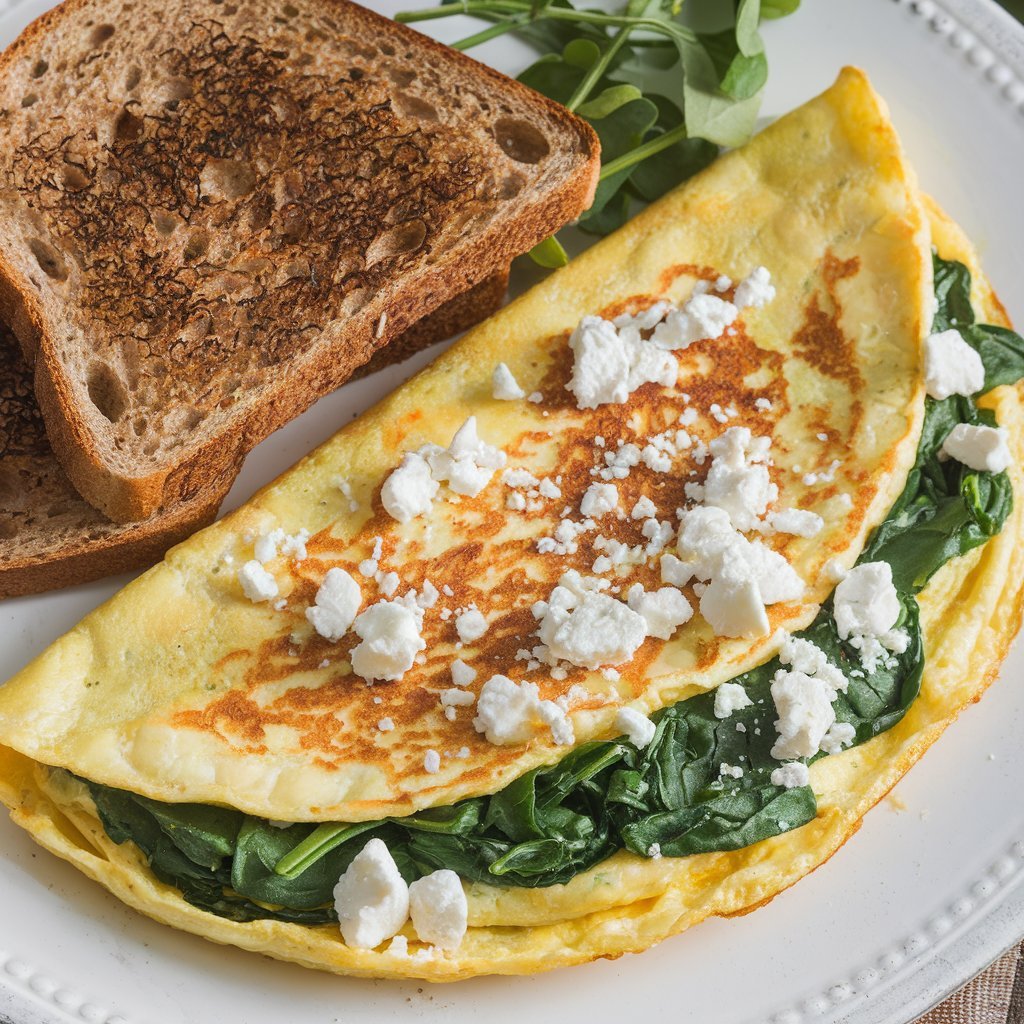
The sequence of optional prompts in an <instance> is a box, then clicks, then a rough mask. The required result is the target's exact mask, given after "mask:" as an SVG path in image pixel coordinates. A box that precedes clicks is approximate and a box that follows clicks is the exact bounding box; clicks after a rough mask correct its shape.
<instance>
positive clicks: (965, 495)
mask: <svg viewBox="0 0 1024 1024" xmlns="http://www.w3.org/2000/svg"><path fill="white" fill-rule="evenodd" d="M579 57H580V59H585V57H586V55H585V54H584V53H583V52H582V49H580V53H579ZM628 102H633V101H632V100H630V101H628ZM935 281H936V295H937V300H938V308H937V312H936V317H935V329H936V330H943V329H948V328H949V327H950V326H954V327H955V328H956V329H958V330H960V331H961V333H963V335H964V337H965V338H967V340H968V341H969V342H970V343H971V344H973V345H975V347H976V348H977V349H978V351H979V353H980V354H981V357H982V361H983V362H984V364H985V368H986V382H987V383H1010V382H1012V381H1016V380H1018V379H1020V378H1021V377H1024V339H1021V338H1020V337H1019V336H1018V335H1016V334H1014V333H1013V332H1011V331H1004V330H1002V329H997V328H992V327H984V326H979V325H976V324H975V323H974V315H973V312H972V311H971V309H970V303H969V296H970V275H969V273H968V272H967V269H966V268H965V267H963V265H961V264H958V263H952V262H947V261H943V260H939V259H936V262H935ZM965 303H966V305H965ZM993 332H996V333H995V335H993ZM993 336H995V337H997V338H998V344H995V343H993V342H992V341H991V340H988V339H991V338H992V337H993ZM926 403H927V404H926V409H925V422H924V428H923V431H922V435H921V440H920V443H919V447H918V455H917V460H916V463H915V465H914V467H913V469H912V471H911V472H910V474H909V476H908V479H907V484H906V487H905V489H904V491H903V494H902V495H901V496H900V498H899V499H898V500H897V502H896V504H895V505H894V506H893V508H892V509H891V510H890V512H889V515H888V516H887V518H886V519H885V521H884V522H883V523H882V524H881V525H880V526H879V527H878V528H877V530H876V531H875V532H874V534H873V535H872V537H871V538H870V540H869V543H868V544H867V546H866V548H865V550H864V551H863V553H862V554H861V557H860V561H861V562H869V561H878V560H884V561H887V562H888V563H889V564H890V565H891V566H892V570H893V579H894V581H895V583H896V587H897V590H898V592H899V596H900V602H901V607H902V611H901V615H900V619H899V622H898V623H897V625H898V627H899V628H900V629H902V630H904V631H905V632H906V634H907V637H908V644H907V648H906V650H905V651H904V652H903V653H902V654H898V655H893V656H891V657H889V658H886V659H884V660H883V661H882V662H880V663H879V664H877V665H876V666H875V667H874V668H873V669H872V670H870V671H868V670H867V669H866V668H865V667H864V666H863V665H862V663H861V660H860V657H859V654H858V652H857V651H856V650H854V649H853V648H852V647H851V646H850V645H849V644H848V643H846V642H845V641H842V640H840V638H839V636H838V633H837V631H836V626H835V622H834V620H833V616H832V605H831V600H830V601H828V602H826V603H825V604H824V605H823V606H822V608H821V609H820V611H819V613H818V615H817V617H816V618H815V620H814V622H813V623H812V624H811V625H810V626H809V627H808V628H807V629H806V630H803V631H802V633H800V634H799V635H800V636H802V637H803V638H805V639H807V640H809V641H811V642H812V643H813V644H814V645H815V646H817V647H818V648H819V649H820V650H821V651H823V652H824V654H825V655H826V657H827V658H828V660H829V662H831V664H832V665H834V666H836V667H837V668H839V669H840V670H841V671H842V672H843V674H844V675H845V677H846V678H847V680H848V688H847V690H846V692H845V693H843V692H841V693H839V694H838V695H837V697H836V700H835V702H834V705H833V706H834V708H835V712H836V720H837V721H838V722H841V723H847V724H849V725H851V726H852V727H853V732H854V744H859V743H865V742H867V741H868V740H870V739H872V738H873V737H874V736H877V735H879V734H880V733H882V732H885V731H886V730H887V729H891V728H892V727H893V726H894V725H896V723H897V722H899V721H900V719H901V718H902V717H903V716H904V714H905V713H906V711H907V709H908V708H909V707H910V706H911V704H912V703H913V701H914V700H915V699H916V697H917V695H918V693H919V690H920V685H921V678H922V674H923V672H924V664H925V652H924V649H923V643H922V637H921V629H920V624H919V621H918V606H917V601H916V599H915V595H916V594H917V593H919V592H920V590H921V589H922V588H923V587H924V586H925V584H926V583H927V581H928V580H929V579H930V578H931V577H932V575H934V573H935V572H936V571H937V570H938V569H939V568H940V567H941V566H942V565H944V564H945V563H946V562H948V561H949V560H950V559H952V558H956V557H958V556H960V555H962V554H964V553H966V552H967V551H970V550H971V549H972V548H975V547H977V546H979V545H981V544H984V543H985V542H986V541H987V540H988V539H989V538H991V537H993V536H995V535H996V534H997V533H999V531H1000V530H1001V529H1002V527H1003V525H1004V523H1005V521H1006V518H1007V516H1008V515H1009V514H1010V511H1011V510H1012V507H1013V494H1012V490H1011V486H1010V481H1009V479H1008V477H1007V476H1006V474H1005V473H998V474H993V473H985V472H978V471H975V470H971V469H968V468H967V467H965V466H962V465H960V464H959V463H957V462H955V461H953V460H942V459H940V458H939V450H940V448H941V445H942V442H943V440H944V439H945V437H946V435H947V434H948V433H949V431H950V429H951V428H952V427H953V426H954V425H955V424H956V423H989V424H991V423H992V422H993V417H992V415H991V413H990V412H988V411H985V410H980V409H979V408H978V407H977V406H976V405H975V403H974V401H973V399H971V398H963V397H954V398H950V399H946V400H945V401H943V402H936V401H933V400H932V399H927V400H926ZM779 668H780V663H779V660H778V659H777V658H775V659H772V660H771V661H769V662H767V663H765V664H763V665H760V666H758V667H757V668H755V669H752V670H751V671H749V672H747V673H745V674H743V675H742V676H739V677H738V678H737V679H735V680H733V682H735V683H738V684H740V685H742V686H743V687H744V689H745V690H746V692H747V696H748V697H749V698H750V700H751V701H752V703H751V705H750V706H748V707H746V708H743V709H741V710H738V711H735V712H733V714H732V715H731V716H730V717H729V718H726V719H718V718H716V717H715V714H714V693H713V692H711V693H705V694H701V695H699V696H696V697H691V698H690V699H688V700H684V701H680V702H679V703H677V704H675V705H673V706H671V707H668V708H665V709H663V710H662V711H660V712H658V713H657V714H655V715H654V716H652V717H653V720H654V721H655V723H656V727H657V731H656V733H655V736H654V739H653V740H652V741H651V743H650V744H648V745H647V746H646V747H645V748H643V749H642V750H638V749H637V748H636V747H635V746H634V745H633V744H632V743H629V742H628V741H626V740H624V739H614V740H603V741H595V742H591V743H586V744H583V745H582V746H580V747H578V748H576V749H575V750H573V751H572V752H571V753H569V754H568V755H567V756H566V757H564V758H563V759H562V760H561V761H559V762H558V763H557V764H555V765H551V766H549V767H544V768H538V769H535V770H534V771H531V772H527V773H526V774H525V775H523V776H521V777H520V778H518V779H516V780H515V781H514V782H512V783H511V784H509V785H508V786H506V787H505V788H504V789H502V790H501V791H499V792H498V793H495V794H494V795H492V796H489V797H477V798H474V799H470V800H463V801H460V802H459V803H457V804H453V805H451V806H448V807H437V808H432V809H430V810H427V811H422V812H420V813H418V814H414V815H411V816H408V817H404V818H390V819H386V820H383V821H373V822H362V823H359V824H344V823H326V824H320V825H314V824H296V825H290V826H286V827H277V826H276V825H274V824H272V823H270V822H268V821H266V820H264V819H261V818H254V817H251V816H247V815H243V814H241V813H240V812H238V811H234V810H229V809H225V808H216V807H209V806H203V805H198V804H161V803H158V802H156V801H153V800H149V799H146V798H144V797H138V796H134V795H133V794H131V793H127V792H123V791H119V790H114V789H109V788H107V787H105V786H100V785H97V784H95V783H91V782H88V781H86V783H85V784H86V785H87V786H88V787H89V789H90V791H91V793H92V795H93V799H94V801H95V804H96V809H97V812H98V814H99V816H100V820H101V821H102V823H103V826H104V828H105V829H106V831H107V834H108V835H109V836H110V838H111V839H113V840H114V841H115V842H117V843H123V842H128V841H131V842H134V843H135V845H136V846H137V847H138V848H139V849H140V850H141V851H142V853H143V854H144V856H145V857H146V859H147V860H148V862H149V864H150V867H151V868H152V870H153V872H154V874H155V875H156V876H157V877H158V878H159V879H161V880H162V881H164V882H166V883H167V884H169V885H173V886H175V887H176V888H178V889H179V891H180V892H181V894H182V896H183V897H184V899H186V900H187V901H188V902H189V903H192V904H194V905H195V906H197V907H201V908H203V909H205V910H207V911H209V912H210V913H213V914H217V915H219V916H221V917H227V918H229V919H231V920H235V921H246V920H254V919H257V918H272V919H276V920H283V921H296V922H301V923H304V924H325V923H328V922H330V921H333V920H334V918H335V913H334V910H333V907H332V906H331V898H332V892H333V888H334V885H335V884H336V882H337V880H338V878H339V877H340V876H341V874H342V873H343V872H344V871H345V869H346V868H347V867H348V864H349V863H350V862H351V860H352V858H353V857H354V856H355V855H356V853H358V851H359V850H361V849H362V847H363V846H364V845H365V843H366V842H367V840H368V839H369V838H370V837H371V836H378V837H380V838H381V839H382V840H383V841H384V842H386V843H387V845H388V848H389V849H390V851H391V854H392V856H393V857H394V858H395V861H396V863H397V864H398V867H399V870H400V871H401V872H402V874H403V876H404V877H405V878H406V879H407V880H410V881H411V880H413V879H415V878H418V877H420V876H422V875H424V874H427V873H429V872H431V871H434V870H437V869H438V868H450V869H452V870H454V871H455V872H457V873H458V874H459V875H460V876H461V877H462V878H464V879H465V880H467V881H476V882H484V883H487V884H490V885H496V886H520V887H539V886H549V885H556V884H559V883H564V882H568V881H570V880H571V879H572V878H573V877H575V876H576V875H577V874H579V873H580V872H581V871H585V870H587V869H588V868H591V867H593V866H594V865H596V864H598V863H600V862H601V861H602V860H604V859H606V858H607V857H609V856H610V855H611V854H613V853H615V852H616V851H619V850H629V851H632V852H633V853H636V854H639V855H641V856H651V855H653V853H654V852H655V851H656V850H657V851H660V853H661V855H663V856H669V857H684V856H688V855H690V854H695V853H707V852H712V851H717V850H736V849H740V848H743V847H746V846H749V845H751V844H752V843H756V842H760V841H762V840H764V839H768V838H770V837H772V836H776V835H780V834H781V833H783V832H787V831H789V830H791V829H794V828H798V827H799V826H801V825H804V824H806V823H807V822H809V821H811V820H812V819H813V818H814V817H815V815H816V813H817V804H816V801H815V797H814V792H813V790H812V789H811V787H810V786H800V787H795V788H792V789H785V788H783V787H781V786H776V785H773V784H772V782H771V774H772V770H773V769H774V768H776V767H778V764H779V762H778V761H777V760H775V759H774V758H773V757H772V756H771V748H772V746H773V744H774V741H775V738H776V731H775V724H774V722H775V718H776V711H775V706H774V701H773V700H772V696H771V683H772V678H773V676H774V674H775V672H776V671H777V670H778V669H779ZM826 756H829V755H827V754H825V753H824V752H821V753H819V754H817V755H816V756H815V758H813V759H811V760H812V761H813V760H817V759H818V758H821V757H826ZM723 763H724V764H727V765H738V766H742V768H743V775H742V776H741V777H740V778H738V779H736V778H732V777H730V776H729V775H727V774H723V772H722V771H721V766H722V764H723Z"/></svg>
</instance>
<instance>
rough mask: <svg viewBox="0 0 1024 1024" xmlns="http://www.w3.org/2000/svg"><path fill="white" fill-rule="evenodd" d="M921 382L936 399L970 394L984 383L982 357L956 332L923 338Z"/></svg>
mask: <svg viewBox="0 0 1024 1024" xmlns="http://www.w3.org/2000/svg"><path fill="white" fill-rule="evenodd" d="M924 385H925V390H926V391H927V392H928V395H929V397H930V398H934V399H936V400H937V401H942V400H943V399H944V398H949V396H950V395H973V394H976V393H977V392H979V391H980V390H981V389H982V388H983V387H984V386H985V367H984V365H983V364H982V362H981V356H979V355H978V353H977V352H976V351H975V350H974V349H973V348H972V347H971V346H970V345H968V344H967V342H966V341H964V339H963V338H962V337H961V335H960V332H959V331H956V330H948V331H940V332H939V333H938V334H930V335H929V336H928V337H927V338H925V340H924Z"/></svg>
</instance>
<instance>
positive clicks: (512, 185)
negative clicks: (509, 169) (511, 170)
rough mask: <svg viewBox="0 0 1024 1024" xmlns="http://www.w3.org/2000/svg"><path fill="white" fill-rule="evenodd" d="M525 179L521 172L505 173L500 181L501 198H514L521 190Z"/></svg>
mask: <svg viewBox="0 0 1024 1024" xmlns="http://www.w3.org/2000/svg"><path fill="white" fill-rule="evenodd" d="M525 184H526V179H525V178H524V177H523V176H522V175H521V174H507V175H506V176H505V177H504V178H503V179H502V182H501V188H500V195H501V198H502V199H514V198H515V197H516V196H517V195H519V193H520V192H522V190H523V186H524V185H525Z"/></svg>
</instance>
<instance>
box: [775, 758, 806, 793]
mask: <svg viewBox="0 0 1024 1024" xmlns="http://www.w3.org/2000/svg"><path fill="white" fill-rule="evenodd" d="M810 779H811V775H810V772H809V771H808V770H807V765H805V764H804V763H803V762H802V761H788V762H787V763H786V764H782V765H779V767H778V768H776V769H774V770H773V771H772V774H771V780H772V785H773V786H784V787H785V788H786V789H797V788H798V787H800V786H806V785H807V784H808V782H810Z"/></svg>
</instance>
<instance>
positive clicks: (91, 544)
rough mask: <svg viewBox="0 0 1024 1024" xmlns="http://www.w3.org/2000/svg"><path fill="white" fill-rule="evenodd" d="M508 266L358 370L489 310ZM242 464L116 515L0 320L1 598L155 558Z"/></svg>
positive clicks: (200, 517) (199, 516)
mask: <svg viewBox="0 0 1024 1024" xmlns="http://www.w3.org/2000/svg"><path fill="white" fill-rule="evenodd" d="M507 287H508V270H507V269H506V270H505V271H503V272H501V273H498V274H495V275H494V276H493V277H490V278H488V279H487V280H486V281H483V282H482V283H481V284H479V285H477V286H476V287H474V288H471V289H470V290H469V291H467V292H464V293H463V294H461V295H457V296H456V297H455V298H454V299H450V300H449V301H448V302H446V303H445V304H444V305H443V306H441V307H439V308H438V309H436V310H435V311H434V312H433V313H431V314H430V315H429V316H426V317H424V318H423V320H421V321H419V322H418V323H416V324H413V326H412V327H410V328H409V329H408V330H407V331H406V332H405V333H404V334H402V335H401V336H400V337H398V338H396V339H395V340H394V341H392V342H391V343H390V344H389V345H387V346H386V347H385V348H383V349H381V350H380V351H378V352H377V354H376V355H375V356H374V357H373V359H371V360H370V362H369V363H367V364H366V365H365V366H363V367H360V368H359V370H358V371H357V372H356V374H355V375H354V376H364V375H365V374H367V373H370V372H372V371H374V370H379V369H382V368H383V367H385V366H388V365H390V364H392V363H397V362H399V361H400V360H402V359H405V358H407V357H408V356H411V355H412V354H413V353H414V352H417V351H418V350H419V349H421V348H424V347H426V346H427V345H431V344H433V343H434V342H436V341H441V340H442V339H444V338H448V337H450V336H451V335H453V334H456V333H458V332H459V331H463V330H465V329H466V328H467V327H470V326H472V325H473V324H474V323H476V322H477V321H478V320H481V319H483V318H484V317H486V316H489V315H490V314H491V313H493V312H494V311H495V310H496V309H497V308H498V307H499V306H500V305H501V303H502V300H503V298H504V296H505V291H506V288H507ZM236 472H237V470H236V468H235V467H232V468H231V470H230V472H228V473H227V474H225V476H223V477H222V478H219V479H217V480H216V481H214V482H213V485H212V486H208V487H206V488H205V489H204V490H202V491H200V492H199V493H198V494H196V495H194V496H192V497H191V498H190V499H189V500H187V501H182V502H179V503H178V504H176V505H172V506H171V507H170V508H169V509H165V510H160V511H158V512H156V513H154V514H153V515H152V516H151V517H150V518H149V519H145V520H142V521H141V522H137V523H125V524H118V523H114V522H111V521H110V520H109V519H107V518H106V516H104V515H103V514H102V513H101V512H98V511H96V509H94V508H93V507H92V505H90V504H89V503H88V502H86V501H84V500H83V499H82V498H81V496H80V495H79V494H78V492H77V491H76V490H75V489H74V487H72V486H71V481H70V480H68V478H67V476H66V474H65V473H64V471H63V470H62V469H61V468H60V464H59V463H58V462H57V459H56V457H55V456H54V454H53V449H52V448H51V447H50V442H49V440H48V438H47V436H46V431H45V429H44V425H43V419H42V416H41V415H40V412H39V406H38V404H37V402H36V400H35V395H34V393H33V390H32V373H31V370H30V369H29V367H28V365H27V363H26V362H25V359H24V356H23V355H22V353H21V351H20V349H19V347H18V343H17V341H16V340H15V338H14V335H13V334H12V333H11V332H10V330H9V329H8V328H6V327H4V326H3V325H2V324H0V598H3V597H14V596H17V595H21V594H34V593H38V592H39V591H43V590H53V589H56V588H58V587H69V586H73V585H74V584H76V583H85V582H87V581H89V580H94V579H100V578H101V577H103V576H111V575H113V574H114V573H119V572H128V571H129V570H131V569H138V568H141V567H142V566H146V565H152V564H153V563H154V562H156V561H158V560H159V559H160V558H162V557H163V555H164V553H165V552H166V551H167V549H168V548H169V547H171V546H172V545H174V544H177V543H178V541H180V540H184V539H185V538H186V537H188V536H189V535H191V534H192V533H194V532H195V531H196V530H198V529H199V528H200V527H203V526H205V525H207V523H209V522H211V521H212V520H213V519H214V517H215V516H216V514H217V510H218V509H219V508H220V504H221V502H222V501H223V500H224V496H225V495H226V494H227V492H228V490H229V489H230V487H231V484H232V481H233V480H234V478H235V474H236Z"/></svg>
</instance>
